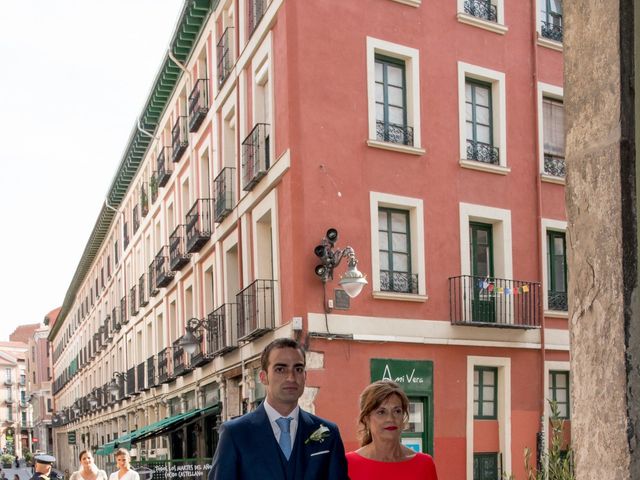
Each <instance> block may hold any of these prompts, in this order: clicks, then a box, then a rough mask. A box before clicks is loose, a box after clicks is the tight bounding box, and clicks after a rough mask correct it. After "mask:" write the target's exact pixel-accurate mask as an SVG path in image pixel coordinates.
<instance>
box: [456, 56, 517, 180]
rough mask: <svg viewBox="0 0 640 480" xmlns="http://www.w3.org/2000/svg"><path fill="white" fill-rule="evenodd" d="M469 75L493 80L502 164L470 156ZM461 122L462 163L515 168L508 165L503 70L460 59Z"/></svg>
mask: <svg viewBox="0 0 640 480" xmlns="http://www.w3.org/2000/svg"><path fill="white" fill-rule="evenodd" d="M467 78H470V79H472V80H480V81H482V82H486V83H489V84H491V101H492V115H493V118H492V119H491V122H492V130H493V145H494V146H496V147H498V148H499V150H500V152H499V160H500V163H499V165H490V164H486V163H483V162H478V161H475V160H468V159H467V126H466V104H465V98H466V96H465V87H466V83H467ZM458 126H459V129H460V130H459V134H460V166H461V167H464V168H470V169H472V170H481V171H486V172H491V173H498V174H501V175H506V174H507V173H509V172H510V171H511V170H510V169H509V167H508V166H507V99H506V80H505V74H504V73H503V72H498V71H496V70H490V69H488V68H484V67H479V66H477V65H471V64H469V63H464V62H458Z"/></svg>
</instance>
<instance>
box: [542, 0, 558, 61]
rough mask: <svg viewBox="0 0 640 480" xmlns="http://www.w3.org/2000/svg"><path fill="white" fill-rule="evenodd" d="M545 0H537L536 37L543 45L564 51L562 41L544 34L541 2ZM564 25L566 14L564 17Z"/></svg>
mask: <svg viewBox="0 0 640 480" xmlns="http://www.w3.org/2000/svg"><path fill="white" fill-rule="evenodd" d="M544 1H545V0H536V38H537V43H538V45H540V46H541V47H547V48H550V49H551V50H556V51H558V52H562V50H563V47H562V42H558V41H556V40H551V39H550V38H546V37H543V36H542V16H541V13H542V5H541V3H542V2H544ZM562 21H563V25H564V15H563V17H562Z"/></svg>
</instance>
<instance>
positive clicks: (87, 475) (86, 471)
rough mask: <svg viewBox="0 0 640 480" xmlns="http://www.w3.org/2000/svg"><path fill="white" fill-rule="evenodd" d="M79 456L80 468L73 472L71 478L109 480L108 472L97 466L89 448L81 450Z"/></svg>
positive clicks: (74, 479)
mask: <svg viewBox="0 0 640 480" xmlns="http://www.w3.org/2000/svg"><path fill="white" fill-rule="evenodd" d="M78 458H79V460H80V468H79V469H78V471H76V472H73V473H72V474H71V477H70V478H69V480H107V473H106V472H105V471H104V470H100V469H99V468H98V467H97V466H96V464H95V463H94V462H93V455H91V452H90V451H89V450H83V451H81V452H80V455H79V456H78Z"/></svg>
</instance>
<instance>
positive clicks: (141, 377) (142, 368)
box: [136, 362, 149, 393]
mask: <svg viewBox="0 0 640 480" xmlns="http://www.w3.org/2000/svg"><path fill="white" fill-rule="evenodd" d="M146 367H147V364H146V363H145V362H141V363H139V364H138V366H137V367H136V378H137V380H136V384H137V386H138V388H137V390H136V391H137V392H138V393H140V392H144V391H145V390H149V387H145V380H146V377H147V370H146Z"/></svg>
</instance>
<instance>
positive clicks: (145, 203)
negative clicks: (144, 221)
mask: <svg viewBox="0 0 640 480" xmlns="http://www.w3.org/2000/svg"><path fill="white" fill-rule="evenodd" d="M147 213H149V196H148V194H147V182H142V185H140V214H141V215H142V218H144V217H146V216H147Z"/></svg>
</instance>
